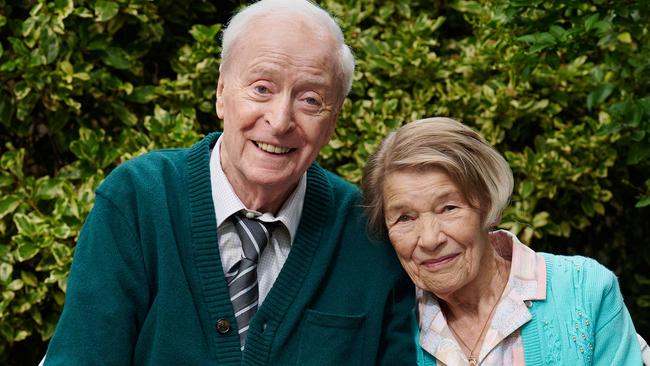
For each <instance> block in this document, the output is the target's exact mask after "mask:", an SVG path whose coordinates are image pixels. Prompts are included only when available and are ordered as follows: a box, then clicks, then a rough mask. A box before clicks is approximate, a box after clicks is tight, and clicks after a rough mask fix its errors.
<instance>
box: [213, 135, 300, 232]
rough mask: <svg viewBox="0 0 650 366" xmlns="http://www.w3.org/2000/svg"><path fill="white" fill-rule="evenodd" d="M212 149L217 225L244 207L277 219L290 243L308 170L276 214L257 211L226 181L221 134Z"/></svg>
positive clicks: (266, 218) (297, 219)
mask: <svg viewBox="0 0 650 366" xmlns="http://www.w3.org/2000/svg"><path fill="white" fill-rule="evenodd" d="M222 136H223V135H221V136H219V139H217V142H216V143H215V145H214V148H213V149H212V152H211V155H210V181H211V184H212V201H213V203H214V211H215V213H216V215H217V227H219V226H221V224H222V223H223V222H224V221H225V220H226V219H228V218H229V217H230V216H231V215H232V214H234V213H236V212H238V211H241V210H245V211H249V212H254V213H255V214H256V216H257V218H258V219H260V220H261V221H265V222H271V221H280V222H282V224H284V226H285V227H286V228H287V230H288V231H289V237H290V240H291V242H292V243H293V239H294V238H295V236H296V232H297V231H298V224H299V223H300V217H301V215H302V207H303V203H304V200H305V192H306V190H307V173H304V174H303V175H302V176H301V177H300V181H298V186H297V187H296V189H295V190H294V191H293V192H292V193H291V195H290V196H289V198H287V200H286V201H285V202H284V204H283V205H282V207H281V208H280V211H278V214H277V215H273V214H272V213H269V212H265V213H261V212H257V211H253V210H249V209H248V208H247V207H246V206H245V205H244V203H243V202H242V201H241V200H240V199H239V197H237V194H235V191H234V190H233V188H232V185H231V184H230V182H229V181H228V178H227V177H226V174H225V173H224V172H223V169H222V168H221V156H220V150H219V148H220V147H221V137H222Z"/></svg>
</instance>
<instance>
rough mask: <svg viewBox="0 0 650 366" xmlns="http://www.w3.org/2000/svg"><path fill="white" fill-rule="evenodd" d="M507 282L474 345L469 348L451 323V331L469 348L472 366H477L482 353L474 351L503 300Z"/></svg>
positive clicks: (469, 358)
mask: <svg viewBox="0 0 650 366" xmlns="http://www.w3.org/2000/svg"><path fill="white" fill-rule="evenodd" d="M507 284H508V282H507V281H506V283H505V284H504V285H503V288H502V289H501V294H500V295H499V297H498V298H497V301H496V302H495V303H494V305H492V310H490V314H489V315H488V317H487V319H485V323H483V328H481V333H480V334H479V335H478V339H477V340H476V342H474V347H472V348H469V346H467V344H466V343H465V341H463V338H461V337H460V336H459V335H458V333H456V331H455V330H454V328H453V327H452V326H451V323H449V329H450V330H451V332H452V333H453V334H454V336H455V337H456V339H458V340H459V341H460V343H462V345H463V346H465V348H467V350H468V351H469V357H468V358H467V361H469V365H470V366H477V365H478V356H480V355H481V354H480V352H479V354H478V355H474V351H475V350H476V347H477V346H478V345H479V343H480V342H481V338H483V333H485V330H486V329H487V325H488V324H489V323H490V319H492V315H493V314H494V310H495V309H496V308H497V305H498V304H499V302H500V300H501V296H503V292H504V291H505V290H506V285H507Z"/></svg>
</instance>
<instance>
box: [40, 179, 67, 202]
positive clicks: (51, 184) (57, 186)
mask: <svg viewBox="0 0 650 366" xmlns="http://www.w3.org/2000/svg"><path fill="white" fill-rule="evenodd" d="M35 196H36V198H38V199H42V200H51V199H53V198H55V197H60V196H63V181H62V180H61V179H57V178H50V177H48V176H45V177H41V178H39V179H38V180H37V181H36V193H35Z"/></svg>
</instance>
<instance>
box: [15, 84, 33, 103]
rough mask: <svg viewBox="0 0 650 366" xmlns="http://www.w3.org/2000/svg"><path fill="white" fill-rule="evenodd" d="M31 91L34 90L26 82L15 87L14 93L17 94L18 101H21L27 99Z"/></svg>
mask: <svg viewBox="0 0 650 366" xmlns="http://www.w3.org/2000/svg"><path fill="white" fill-rule="evenodd" d="M31 91H32V88H31V87H30V86H29V85H28V84H27V82H25V81H19V82H17V83H16V85H15V86H14V93H16V100H21V99H23V98H25V97H26V96H27V95H28V94H29V92H31Z"/></svg>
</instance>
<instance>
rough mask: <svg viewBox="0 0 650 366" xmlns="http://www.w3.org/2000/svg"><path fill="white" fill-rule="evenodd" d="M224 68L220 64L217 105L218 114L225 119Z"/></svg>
mask: <svg viewBox="0 0 650 366" xmlns="http://www.w3.org/2000/svg"><path fill="white" fill-rule="evenodd" d="M223 79H224V78H223V68H222V67H221V66H219V79H218V80H217V91H216V93H217V100H216V101H215V107H216V109H217V116H218V117H219V118H220V119H223Z"/></svg>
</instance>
